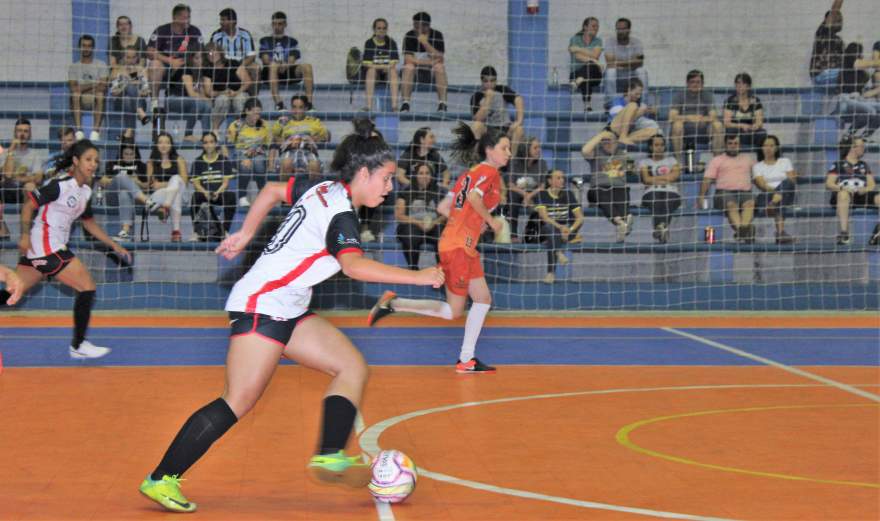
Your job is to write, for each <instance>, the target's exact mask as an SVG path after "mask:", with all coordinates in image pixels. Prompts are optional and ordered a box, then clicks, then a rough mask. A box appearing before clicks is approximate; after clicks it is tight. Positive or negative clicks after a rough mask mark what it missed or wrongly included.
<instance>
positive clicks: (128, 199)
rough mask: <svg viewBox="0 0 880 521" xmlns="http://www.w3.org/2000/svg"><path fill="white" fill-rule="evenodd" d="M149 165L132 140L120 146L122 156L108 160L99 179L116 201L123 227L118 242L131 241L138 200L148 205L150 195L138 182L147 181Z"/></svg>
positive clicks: (110, 196)
mask: <svg viewBox="0 0 880 521" xmlns="http://www.w3.org/2000/svg"><path fill="white" fill-rule="evenodd" d="M146 179H147V165H145V164H144V162H143V161H141V156H140V151H138V149H137V146H135V144H134V143H131V142H123V143H121V144H120V145H119V159H117V160H116V161H114V162H112V163H108V164H107V167H106V168H105V169H104V175H103V176H101V178H100V179H98V186H100V187H102V188H103V189H104V190H105V191H106V192H107V194H108V196H109V197H108V198H107V199H108V202H109V203H111V204H112V203H113V202H114V201H115V202H116V206H117V211H118V215H119V222H120V224H121V226H122V227H121V229H120V231H119V233H118V234H117V235H116V240H117V241H128V240H131V238H132V232H131V227H132V225H133V224H134V210H135V206H134V203H135V201H136V202H138V203H140V204H143V205H146V204H148V203H147V196H146V194H144V192H143V190H142V189H141V186H140V185H139V184H138V181H141V183H144V185H145V183H146Z"/></svg>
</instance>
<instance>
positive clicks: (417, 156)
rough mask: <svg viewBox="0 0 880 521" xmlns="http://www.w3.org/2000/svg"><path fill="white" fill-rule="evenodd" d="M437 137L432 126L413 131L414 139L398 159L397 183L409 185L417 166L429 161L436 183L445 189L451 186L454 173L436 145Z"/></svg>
mask: <svg viewBox="0 0 880 521" xmlns="http://www.w3.org/2000/svg"><path fill="white" fill-rule="evenodd" d="M435 143H437V137H436V136H435V135H434V132H433V131H432V130H431V128H430V127H421V128H419V129H417V130H416V131H415V132H414V133H413V137H412V141H410V143H409V146H407V147H406V150H404V151H403V153H402V154H400V158H399V159H398V160H397V184H398V186H399V187H401V188H405V187H408V186H409V185H410V184H411V183H412V181H411V179H412V177H413V176H414V175H415V173H416V172H415V166H416V165H417V164H419V163H427V164H428V166H430V167H431V172H433V174H434V183H435V184H436V185H437V186H438V187H440V188H443V189H447V190H448V189H449V188H451V181H452V173H451V172H450V171H449V167H448V166H446V161H444V160H443V156H441V155H440V151H439V150H437V148H435V147H434V144H435Z"/></svg>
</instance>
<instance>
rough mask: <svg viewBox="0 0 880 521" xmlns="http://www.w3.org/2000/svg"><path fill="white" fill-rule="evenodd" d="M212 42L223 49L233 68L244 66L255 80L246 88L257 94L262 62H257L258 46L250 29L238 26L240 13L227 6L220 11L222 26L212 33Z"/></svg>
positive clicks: (253, 94) (254, 94)
mask: <svg viewBox="0 0 880 521" xmlns="http://www.w3.org/2000/svg"><path fill="white" fill-rule="evenodd" d="M211 42H212V43H214V44H216V45H217V47H219V48H220V49H223V51H224V53H225V58H226V63H227V64H229V66H230V67H232V68H236V69H237V68H238V67H243V68H244V70H246V71H247V74H248V76H249V77H250V78H252V79H253V80H254V81H253V83H251V84H250V85H249V86H248V88H247V89H246V91H247V92H250V94H251V95H252V96H256V94H257V81H256V80H257V78H259V77H260V64H259V63H257V46H256V42H255V41H254V37H253V36H251V33H250V31H248V30H247V29H245V28H243V27H238V14H237V13H236V12H235V9H232V8H231V7H227V8H226V9H223V10H222V11H220V28H219V29H217V30H216V31H214V32H213V33H212V34H211Z"/></svg>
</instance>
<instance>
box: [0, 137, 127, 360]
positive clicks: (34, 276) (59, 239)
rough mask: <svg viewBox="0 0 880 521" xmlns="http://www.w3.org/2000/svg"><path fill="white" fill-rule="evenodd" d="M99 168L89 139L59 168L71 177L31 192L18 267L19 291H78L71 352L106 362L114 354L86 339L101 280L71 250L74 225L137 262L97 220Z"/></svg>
mask: <svg viewBox="0 0 880 521" xmlns="http://www.w3.org/2000/svg"><path fill="white" fill-rule="evenodd" d="M99 164H100V160H99V158H98V149H97V147H95V145H94V144H92V142H91V141H88V140H82V141H78V142H77V143H76V144H74V145H73V146H72V147H71V148H70V150H69V151H68V153H67V155H66V156H65V158H64V159H63V160H61V161H60V163H59V168H60V169H61V170H67V171H68V174H67V175H63V176H60V177H56V178H54V179H52V180H51V181H49V182H48V183H47V184H45V185H43V186H41V187H40V188H37V189H35V190H33V191H31V192H28V194H27V199H26V201H25V202H24V203H23V204H22V208H21V239H19V241H18V249H19V251H20V252H21V258H20V259H19V261H18V267H17V268H16V275H18V278H19V279H21V286H20V288H19V289H20V291H21V293H25V292H27V290H29V289H30V288H32V287H34V286H35V285H37V284H38V283H40V282H41V281H42V280H43V279H44V278H55V279H57V280H58V282H60V283H62V284H64V285H65V286H67V287H69V288H71V289H73V290H74V292H75V293H76V297H75V298H74V304H73V340H72V341H71V343H70V349H69V354H70V357H71V358H73V359H83V358H100V357H102V356H104V355H106V354H107V353H109V352H110V349H109V348H107V347H100V346H96V345H94V344H92V343H91V342H89V341H88V340H86V331H87V330H88V328H89V321H90V319H91V314H92V306H93V305H94V301H95V281H94V279H92V276H91V275H90V274H89V271H88V269H86V267H85V265H84V264H83V263H82V261H80V260H79V259H78V258H77V257H76V255H74V254H73V252H72V251H71V250H70V249H69V248H68V246H67V243H68V240H69V239H70V228H71V225H72V224H73V223H74V221H76V220H77V218H79V217H80V216H82V219H81V224H82V227H83V229H85V231H87V232H89V233H90V234H91V235H92V237H94V238H95V239H97V240H98V241H100V242H102V243H104V244H105V245H107V246H108V247H109V248H110V249H112V250H113V252H114V253H115V254H116V255H117V256H118V257H119V258H120V259H124V262H127V263H129V264H130V263H131V255H130V254H129V253H128V251H127V250H126V249H125V248H123V247H122V246H120V245H119V244H117V243H116V242H115V241H114V240H113V239H111V238H110V237H109V236H108V235H107V232H105V231H104V229H103V228H101V226H100V225H99V224H98V223H97V221H95V219H94V218H93V216H92V207H91V204H90V202H89V201H90V199H91V196H92V188H91V185H92V181H93V180H94V177H95V172H96V171H97V170H98V166H99ZM68 169H69V170H68ZM35 217H37V218H36V219H35ZM7 289H8V288H7ZM8 298H9V292H8V291H7V290H3V291H0V303H2V302H8Z"/></svg>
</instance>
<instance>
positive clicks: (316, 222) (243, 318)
mask: <svg viewBox="0 0 880 521" xmlns="http://www.w3.org/2000/svg"><path fill="white" fill-rule="evenodd" d="M331 168H332V169H333V170H334V171H336V172H338V173H339V181H325V182H322V183H318V184H317V185H315V186H314V187H312V188H310V189H309V190H308V191H306V192H305V193H304V194H303V195H302V196H300V197H299V199H295V190H294V185H295V183H296V178H295V177H291V178H290V179H289V180H288V181H287V183H286V184H285V183H269V184H267V185H266V186H265V187H264V188H263V189H262V190H261V191H260V194H259V195H258V196H257V199H256V200H255V201H254V203H253V205H251V208H250V211H249V212H248V214H247V217H245V221H244V224H243V225H242V228H241V230H240V231H238V232H236V233H234V234H232V235H230V236H229V237H228V238H227V239H225V240H224V241H223V242H222V243H221V244H220V246H219V247H218V248H217V252H218V253H220V254H221V255H223V256H224V257H225V258H227V259H232V258H233V257H235V256H236V255H238V254H239V253H240V252H241V251H242V250H244V248H245V247H246V246H247V245H248V243H249V242H250V241H251V239H252V238H253V236H254V233H255V232H256V231H257V228H258V227H259V225H260V224H261V222H262V221H263V219H264V218H265V217H266V216H267V215H268V214H269V211H270V210H271V209H272V208H273V207H274V206H275V205H276V204H278V203H280V202H282V201H286V202H287V204H291V205H293V207H292V208H291V210H290V212H289V213H288V214H287V217H286V218H285V219H284V221H283V222H282V223H281V225H280V226H279V227H278V230H277V231H276V232H275V235H274V236H273V237H272V239H271V240H270V241H269V243H268V244H267V245H266V247H265V248H264V249H263V253H262V255H260V258H259V259H257V261H256V263H255V264H254V266H253V267H252V268H251V269H250V270H249V271H248V272H247V273H246V274H245V275H244V277H242V278H241V280H239V281H238V282H237V283H236V284H235V286H234V287H233V288H232V292H231V293H230V295H229V300H227V302H226V311H228V312H229V318H230V340H229V353H228V355H227V362H226V389H225V391H224V392H223V395H222V396H221V397H220V398H217V399H216V400H214V401H212V402H211V403H209V404H207V405H205V406H204V407H202V408H201V409H199V410H198V411H196V412H195V413H194V414H193V415H192V416H190V418H189V420H187V421H186V423H185V424H184V425H183V427H182V428H181V430H180V432H179V433H178V435H177V436H176V437H175V438H174V441H173V442H172V443H171V446H170V447H169V448H168V451H167V452H166V453H165V457H164V458H163V459H162V461H161V462H160V463H159V466H158V467H156V469H155V470H154V471H153V472H152V473H151V474H150V475H148V476H147V477H146V479H144V481H143V483H142V484H141V487H140V490H141V493H143V494H144V495H145V496H147V497H148V498H150V499H152V500H154V501H156V502H157V503H159V504H160V505H162V506H163V507H165V508H166V509H168V510H172V511H177V512H192V511H194V510H196V504H195V503H192V502H190V501H188V500H187V499H186V498H185V497H184V496H183V495H182V494H181V493H180V483H179V482H180V476H181V475H183V473H184V472H186V471H187V469H189V468H190V467H191V466H192V465H193V464H194V463H195V462H196V461H197V460H198V459H199V458H200V457H201V456H202V455H203V454H204V453H205V452H206V451H207V450H208V448H209V447H210V446H211V444H212V443H214V442H215V441H216V440H217V439H219V438H220V437H221V436H222V435H223V434H224V433H225V432H226V431H228V430H229V429H230V428H231V427H232V426H233V425H234V424H235V423H236V422H237V421H238V419H239V418H241V417H242V416H244V415H245V414H247V412H248V411H250V410H251V409H252V408H253V407H254V405H255V404H256V402H257V400H258V399H259V398H260V395H261V394H263V391H264V390H265V388H266V386H267V385H268V384H269V381H270V380H271V379H272V374H273V373H274V372H275V367H276V366H277V365H278V362H279V361H280V360H281V357H282V356H284V357H286V358H290V359H292V360H295V361H296V362H297V363H299V364H301V365H303V366H305V367H309V368H312V369H315V370H318V371H321V372H323V373H327V374H329V375H330V376H331V377H332V380H331V382H330V386H329V387H328V389H327V392H326V393H325V395H324V400H323V403H324V406H323V421H322V436H321V441H320V444H319V447H320V448H319V449H318V451H317V453H316V454H315V455H314V456H313V457H312V458H311V460H310V462H309V465H308V467H307V468H308V471H309V472H310V473H311V475H312V476H313V477H314V478H316V479H318V480H320V481H323V482H326V483H334V484H346V485H349V486H354V487H363V486H366V485H367V483H368V482H369V481H370V477H371V472H370V466H369V464H368V463H365V462H364V461H363V460H362V459H361V457H360V456H346V454H345V452H344V449H345V446H346V445H347V444H348V439H349V437H350V435H351V431H352V427H353V426H354V421H355V417H356V416H357V407H358V404H359V403H360V401H361V396H362V394H363V391H364V387H365V385H366V383H367V377H368V372H369V370H368V368H367V364H366V362H365V361H364V357H363V355H361V353H360V352H359V351H358V350H357V348H355V346H354V345H353V344H352V343H351V341H350V340H349V339H348V337H346V336H345V335H344V334H343V333H342V332H340V331H339V330H338V329H337V328H336V327H335V326H334V325H333V324H331V323H330V322H328V321H327V320H325V319H323V318H321V317H319V316H318V315H315V314H314V313H312V311H311V310H310V309H309V303H310V300H311V296H312V288H313V287H314V286H315V285H317V284H318V283H320V282H323V281H324V280H326V279H328V278H330V277H332V276H333V275H335V274H336V273H338V272H339V271H342V272H343V273H345V274H346V275H348V276H349V277H352V278H353V279H356V280H361V281H364V282H385V283H396V284H413V285H418V286H433V287H435V288H439V287H440V286H442V285H443V282H444V275H443V271H442V270H441V269H439V268H437V267H432V268H426V269H423V270H420V271H410V270H407V269H403V268H398V267H394V266H388V265H386V264H382V263H380V262H377V261H374V260H371V259H369V258H367V257H365V256H364V255H363V251H362V250H361V244H360V239H359V236H360V233H359V225H358V221H357V209H358V208H359V207H360V206H368V207H376V206H379V205H380V204H382V201H383V200H384V199H385V197H386V196H387V195H388V194H389V193H390V192H391V179H392V178H393V177H394V174H395V171H396V168H397V165H396V164H395V161H394V152H393V150H392V149H391V147H389V146H388V145H387V144H386V143H385V141H384V140H383V139H382V138H381V136H379V135H377V134H376V132H375V127H374V126H373V124H372V122H370V121H369V120H358V121H356V122H355V133H354V134H351V135H349V136H347V137H346V138H345V139H344V140H343V141H342V143H340V144H339V146H338V147H337V148H336V152H335V154H334V158H333V162H332V164H331ZM267 449H268V450H271V449H270V448H267Z"/></svg>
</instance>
